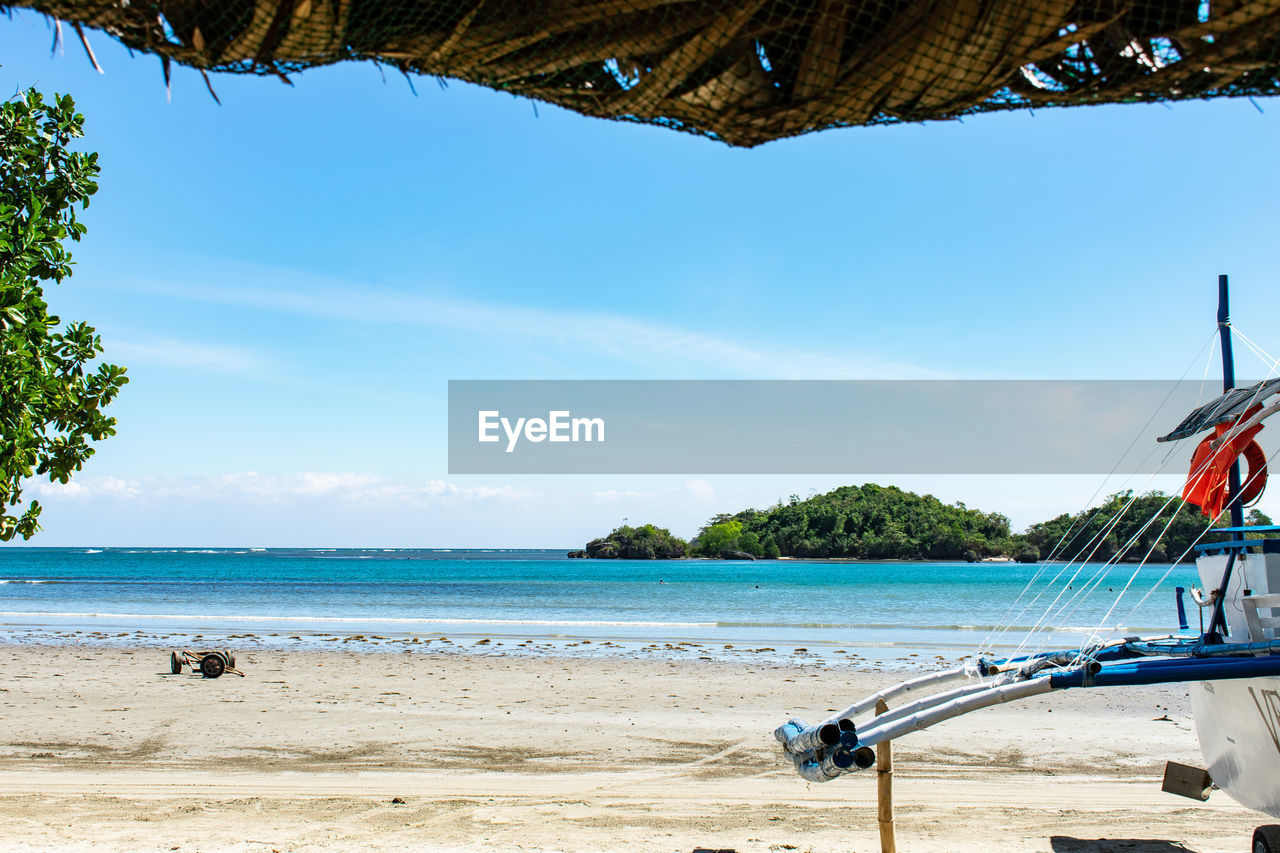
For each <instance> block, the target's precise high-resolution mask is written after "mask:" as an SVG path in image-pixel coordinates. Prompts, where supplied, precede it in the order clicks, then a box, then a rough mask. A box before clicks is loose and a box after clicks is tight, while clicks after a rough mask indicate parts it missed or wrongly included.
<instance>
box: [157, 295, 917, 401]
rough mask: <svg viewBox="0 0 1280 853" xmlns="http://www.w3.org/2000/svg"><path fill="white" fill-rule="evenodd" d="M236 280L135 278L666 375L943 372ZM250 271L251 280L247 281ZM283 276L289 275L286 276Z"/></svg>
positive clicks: (709, 337) (653, 329) (574, 318)
mask: <svg viewBox="0 0 1280 853" xmlns="http://www.w3.org/2000/svg"><path fill="white" fill-rule="evenodd" d="M236 280H237V282H240V283H237V284H225V285H224V284H198V283H192V284H184V285H182V286H174V285H172V284H169V283H164V284H159V283H145V282H143V283H137V284H136V286H137V287H138V288H140V289H143V290H146V291H147V292H151V293H159V294H163V295H166V296H170V297H176V298H179V299H186V300H194V301H199V302H206V303H214V304H220V305H234V306H245V307H250V308H255V309H260V310H268V311H276V312H281V313H285V314H291V315H295V316H306V317H314V318H319V319H326V320H338V321H342V322H344V323H358V324H366V325H372V326H376V327H379V328H386V327H388V326H400V327H407V328H420V329H445V330H450V331H454V332H459V333H463V334H466V335H469V336H478V337H489V338H500V339H501V340H502V341H503V342H504V343H505V345H507V346H509V347H511V348H512V349H517V348H518V347H517V345H516V343H515V342H534V341H537V342H542V343H548V342H549V343H551V344H552V345H555V346H558V347H560V348H562V349H564V350H565V351H572V352H575V353H578V354H580V355H581V356H584V357H585V359H584V360H590V359H592V358H593V357H595V358H597V359H598V357H600V356H606V357H610V358H614V359H618V360H620V361H624V362H630V363H632V364H636V365H642V366H644V367H646V368H648V369H649V370H650V372H651V373H653V374H654V375H655V378H663V377H665V376H670V375H672V374H674V375H677V376H684V375H690V374H692V375H696V376H698V377H699V378H762V379H775V378H776V379H813V378H827V379H840V378H850V379H853V378H876V379H911V378H941V377H942V374H940V373H939V372H938V371H934V370H930V369H926V368H923V367H920V366H918V365H914V364H910V363H908V362H902V361H897V360H893V359H884V358H881V357H878V356H874V355H868V354H864V353H857V352H849V351H839V350H823V349H817V348H813V349H811V348H800V347H790V346H786V345H779V344H774V343H766V342H762V341H749V340H737V339H732V338H728V337H723V336H719V335H715V334H709V333H707V332H702V331H697V330H694V329H689V328H684V327H681V326H679V325H675V324H670V323H665V322H659V321H654V320H649V319H643V318H636V317H630V316H623V315H619V314H616V313H608V312H593V311H575V310H564V309H556V310H549V309H543V308H534V307H529V306H525V305H518V304H511V303H504V302H486V301H481V300H474V299H466V298H460V297H452V296H441V295H437V294H416V293H406V292H403V291H389V290H385V289H380V290H361V289H358V288H356V287H353V286H350V285H339V284H337V283H334V282H331V281H326V280H322V279H305V278H303V277H301V276H299V275H297V274H294V273H288V272H278V271H264V270H257V271H256V272H255V273H254V274H253V275H252V276H251V277H250V276H245V275H240V274H237V276H236ZM246 280H249V281H251V282H252V284H251V286H250V285H245V284H243V282H245V281H246ZM278 282H287V284H285V285H281V284H279V283H278Z"/></svg>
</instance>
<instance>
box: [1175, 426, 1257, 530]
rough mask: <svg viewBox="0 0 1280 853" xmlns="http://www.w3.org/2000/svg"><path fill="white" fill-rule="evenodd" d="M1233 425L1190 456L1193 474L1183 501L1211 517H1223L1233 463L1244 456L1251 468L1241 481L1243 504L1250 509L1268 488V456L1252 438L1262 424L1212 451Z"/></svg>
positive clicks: (1216, 431)
mask: <svg viewBox="0 0 1280 853" xmlns="http://www.w3.org/2000/svg"><path fill="white" fill-rule="evenodd" d="M1254 411H1256V408H1255V409H1252V410H1250V411H1248V412H1246V413H1245V414H1244V415H1242V416H1241V417H1240V419H1239V420H1237V421H1236V423H1239V422H1240V421H1243V420H1245V419H1247V418H1248V417H1250V416H1252V414H1253V412H1254ZM1234 426H1235V424H1234V423H1231V424H1220V425H1218V426H1217V427H1215V429H1214V434H1213V435H1211V436H1205V437H1204V438H1203V439H1202V440H1201V441H1200V444H1199V446H1198V447H1196V452H1195V454H1193V455H1192V457H1191V472H1190V474H1188V476H1187V484H1186V486H1184V487H1183V489H1182V498H1183V500H1185V501H1186V502H1187V503H1192V504H1195V505H1196V506H1198V507H1200V511H1201V512H1202V513H1203V514H1204V515H1206V516H1208V517H1209V518H1217V517H1218V516H1219V515H1221V514H1222V508H1223V507H1225V506H1227V505H1228V503H1229V502H1230V500H1231V495H1230V487H1229V486H1228V475H1229V473H1230V471H1231V466H1232V464H1233V463H1234V462H1235V461H1236V459H1238V458H1239V457H1240V456H1242V455H1243V456H1244V459H1245V462H1247V463H1248V465H1249V470H1248V473H1247V474H1246V475H1245V476H1243V477H1241V479H1240V482H1241V487H1240V505H1241V506H1249V505H1251V504H1253V503H1255V502H1257V500H1258V499H1259V498H1260V497H1262V492H1263V490H1264V489H1265V488H1266V487H1267V454H1266V453H1264V452H1263V450H1262V447H1261V446H1260V445H1259V444H1258V442H1256V441H1254V439H1253V437H1254V436H1255V435H1257V434H1258V432H1259V431H1260V430H1261V429H1262V424H1257V425H1255V426H1253V427H1250V428H1249V429H1247V430H1245V431H1244V432H1242V433H1240V434H1239V435H1236V436H1233V437H1232V438H1231V440H1230V441H1228V442H1227V443H1226V444H1223V445H1222V446H1221V447H1219V448H1218V449H1217V450H1214V449H1213V443H1214V442H1215V441H1217V440H1218V439H1220V438H1221V437H1222V436H1224V435H1226V434H1227V433H1228V432H1230V431H1231V429H1232V428H1233V427H1234Z"/></svg>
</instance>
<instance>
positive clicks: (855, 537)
mask: <svg viewBox="0 0 1280 853" xmlns="http://www.w3.org/2000/svg"><path fill="white" fill-rule="evenodd" d="M1126 505H1127V506H1126ZM1122 511H1123V512H1122ZM1153 519H1154V520H1153ZM1246 520H1247V522H1248V523H1249V524H1252V525H1259V524H1270V523H1271V519H1270V518H1268V517H1267V516H1266V515H1265V514H1264V513H1262V512H1261V511H1259V510H1257V509H1254V510H1251V511H1250V512H1249V514H1248V515H1247V517H1246ZM1228 523H1229V522H1228V521H1227V520H1226V518H1225V517H1224V518H1223V519H1220V520H1219V521H1218V523H1217V524H1216V526H1218V527H1225V526H1227V525H1228ZM1207 524H1208V522H1207V520H1206V519H1205V518H1204V516H1202V515H1201V514H1200V513H1199V511H1198V510H1197V509H1195V508H1194V507H1192V506H1189V505H1185V504H1181V503H1180V502H1179V501H1178V500H1177V499H1176V498H1175V499H1173V500H1171V499H1170V497H1169V496H1168V495H1166V494H1164V493H1162V492H1150V493H1148V494H1145V495H1141V496H1139V497H1134V496H1133V493H1132V492H1119V493H1117V494H1114V495H1112V496H1111V497H1109V498H1108V499H1107V500H1106V501H1105V502H1103V503H1102V504H1101V505H1099V506H1096V507H1091V508H1090V509H1087V510H1084V511H1083V512H1080V513H1075V514H1071V513H1064V514H1062V515H1059V516H1058V517H1056V518H1052V519H1049V520H1048V521H1042V522H1039V523H1037V524H1033V525H1031V527H1030V528H1028V530H1027V532H1026V533H1021V534H1011V533H1010V532H1009V519H1008V518H1006V517H1005V516H1003V515H1001V514H1000V513H996V512H982V511H981V510H976V509H970V508H969V507H967V506H965V505H964V504H963V503H955V504H944V503H943V502H942V501H940V500H938V499H937V498H935V497H934V496H933V495H917V494H915V493H913V492H906V491H903V490H902V489H899V488H897V487H896V486H878V485H876V484H875V483H867V484H865V485H863V486H841V487H840V488H838V489H835V490H834V491H830V492H827V493H826V494H823V495H814V496H813V497H810V498H808V499H807V500H801V499H800V497H799V496H798V495H792V496H791V497H790V499H789V500H788V501H787V502H786V503H783V502H782V501H778V503H777V504H775V505H774V506H772V507H770V508H769V509H766V510H757V509H747V510H743V511H742V512H738V513H733V514H729V513H722V514H720V515H716V516H713V517H712V518H711V519H710V520H709V521H708V522H707V523H706V524H705V525H703V527H702V529H701V530H699V531H698V535H697V536H696V537H694V539H693V541H692V542H691V543H689V545H688V547H687V549H686V548H685V543H684V540H681V539H677V538H676V537H673V536H671V534H670V533H669V532H668V531H667V530H665V529H663V528H655V527H654V526H653V525H651V524H647V525H645V526H644V527H639V528H631V527H626V526H623V527H619V528H618V529H617V530H615V531H613V533H611V534H609V536H607V537H604V538H602V539H596V540H594V541H593V542H591V543H589V544H588V545H587V551H586V553H587V556H592V557H595V556H600V557H624V556H626V557H631V558H633V559H650V558H652V557H651V554H652V556H672V557H683V556H685V554H686V553H687V554H689V555H690V556H696V557H723V556H728V555H730V554H732V552H744V553H747V554H750V555H752V556H754V557H763V558H765V559H770V558H773V559H776V558H778V557H779V556H786V557H802V558H803V557H809V558H822V557H837V558H841V557H843V558H852V559H862V560H925V559H930V560H977V559H981V558H983V557H1011V558H1013V559H1015V560H1018V561H1020V562H1036V561H1037V560H1048V559H1053V560H1063V561H1067V560H1070V561H1076V560H1091V561H1104V560H1111V559H1113V558H1118V559H1120V560H1134V561H1136V560H1141V559H1143V558H1146V559H1148V560H1150V561H1151V562H1156V563H1162V562H1166V561H1168V560H1178V559H1182V560H1192V559H1194V558H1195V552H1194V550H1192V546H1193V545H1194V544H1195V543H1196V542H1197V541H1198V539H1199V537H1201V536H1202V535H1203V534H1204V532H1205V528H1206V526H1207ZM1166 526H1167V528H1168V529H1167V530H1166ZM667 539H669V540H670V541H671V542H672V543H679V545H678V548H679V549H680V550H677V547H676V546H675V545H672V546H670V547H668V548H667V549H666V553H665V554H660V553H659V551H660V549H659V548H658V547H656V546H655V544H654V543H656V542H660V541H666V540H667ZM1122 551H1123V553H1122ZM632 555H634V556H632ZM1148 555H1149V556H1148ZM739 556H740V555H739Z"/></svg>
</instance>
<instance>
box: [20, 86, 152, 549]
mask: <svg viewBox="0 0 1280 853" xmlns="http://www.w3.org/2000/svg"><path fill="white" fill-rule="evenodd" d="M83 133H84V116H82V115H80V114H79V113H77V112H76V111H75V103H74V102H73V101H72V99H71V97H70V96H69V95H57V96H55V97H54V98H53V101H52V102H51V103H48V102H46V101H45V99H44V97H43V96H42V95H41V94H40V93H39V92H37V91H35V90H34V89H32V90H28V91H27V92H24V93H23V94H21V95H18V96H15V97H14V98H12V99H10V100H9V101H6V102H5V103H3V104H0V540H2V541H8V540H10V539H12V538H13V537H14V536H21V537H22V538H24V539H30V538H31V536H32V535H33V534H34V533H35V532H36V531H37V530H39V524H38V523H37V519H38V518H39V516H40V504H39V502H37V501H34V500H33V501H31V502H30V503H29V504H27V505H26V506H25V507H22V506H20V505H21V504H22V486H23V481H24V480H26V479H29V478H31V477H33V476H48V478H49V479H50V480H51V481H54V482H59V483H66V482H67V481H68V480H70V479H71V475H72V474H73V473H74V472H76V471H78V470H80V468H81V466H83V465H84V462H85V460H87V459H88V458H89V457H90V456H92V455H93V452H94V451H93V448H92V447H90V446H89V442H90V441H101V440H102V439H104V438H107V437H108V436H111V435H114V434H115V424H116V420H115V418H109V417H107V416H105V415H104V414H102V409H103V408H104V407H106V406H107V405H108V404H109V403H110V402H111V401H112V400H113V399H114V398H115V396H116V395H117V394H118V393H119V391H120V388H121V387H122V386H123V385H124V384H125V383H126V382H128V381H129V380H128V379H127V378H126V377H125V370H124V368H123V367H117V366H116V365H111V364H100V365H97V367H96V368H94V367H93V365H92V362H94V361H95V360H96V359H97V357H98V356H99V355H100V354H101V353H102V343H101V341H100V339H99V338H98V336H97V334H95V332H94V330H93V328H92V327H91V326H88V325H86V324H85V323H68V324H67V325H66V327H65V328H63V329H61V330H59V329H58V326H59V323H60V322H61V321H60V320H59V318H58V317H56V316H54V315H52V314H50V313H49V309H48V305H47V304H46V303H45V301H44V291H43V286H44V283H45V282H49V281H52V282H55V283H57V282H61V281H62V280H63V279H64V278H66V277H67V276H69V275H71V252H70V251H69V250H68V249H67V245H66V241H67V240H68V239H70V240H72V241H78V240H79V239H80V237H81V236H82V235H83V234H84V233H85V227H84V225H83V224H81V223H80V222H77V221H76V209H77V207H79V208H81V209H83V208H85V207H88V205H89V197H90V196H92V195H93V194H94V193H95V192H97V189H98V184H97V182H96V178H97V175H98V172H99V169H98V155H97V154H86V153H81V152H76V151H72V150H71V149H70V148H69V147H68V146H69V145H70V143H71V141H72V140H73V139H77V138H79V137H81V136H82V135H83Z"/></svg>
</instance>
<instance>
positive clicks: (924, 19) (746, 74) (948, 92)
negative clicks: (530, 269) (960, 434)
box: [0, 0, 1280, 146]
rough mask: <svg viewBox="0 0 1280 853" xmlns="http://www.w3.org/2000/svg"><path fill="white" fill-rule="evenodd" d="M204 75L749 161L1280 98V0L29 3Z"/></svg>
mask: <svg viewBox="0 0 1280 853" xmlns="http://www.w3.org/2000/svg"><path fill="white" fill-rule="evenodd" d="M18 7H26V8H31V9H35V10H38V11H40V12H43V13H45V14H47V15H49V16H50V17H52V18H55V19H57V20H59V21H65V22H68V23H69V24H72V25H74V26H75V27H76V28H77V29H78V30H80V31H81V32H83V28H84V27H91V28H96V29H99V30H102V31H104V32H106V33H109V34H110V35H111V36H113V37H114V38H116V39H118V40H119V41H120V42H122V43H123V44H125V45H127V46H128V47H129V48H131V49H133V50H137V51H145V52H148V53H154V54H157V55H159V56H161V57H162V58H164V60H165V62H166V73H167V68H168V63H169V62H177V63H181V64H183V65H187V66H191V67H193V68H197V69H201V70H204V71H224V72H239V73H258V74H276V75H282V76H287V75H289V74H293V73H295V72H298V71H301V70H303V69H306V68H309V67H312V66H317V65H326V64H330V63H335V62H343V61H368V60H373V61H377V62H380V63H386V64H390V65H394V66H396V67H397V68H400V69H401V70H403V71H405V72H406V73H418V74H429V75H438V76H440V77H445V78H455V79H459V80H467V81H470V82H473V83H478V84H481V85H483V86H489V87H492V88H494V89H499V90H502V91H505V92H512V93H514V94H517V95H523V96H526V97H529V98H534V99H537V100H541V101H546V102H550V103H554V104H558V105H560V106H563V107H565V108H567V109H570V110H574V111H576V112H579V113H584V114H586V115H592V116H599V117H601V118H611V119H621V120H626V121H637V122H647V123H653V124H659V125H665V126H668V127H672V128H675V129H678V130H683V131H688V132H692V133H698V134H703V135H706V136H710V137H712V138H715V139H719V140H722V141H724V142H727V143H729V144H731V145H743V146H751V145H758V144H760V143H763V142H768V141H770V140H773V139H780V138H783V137H787V136H795V135H798V134H802V133H809V132H812V131H815V130H823V129H826V128H831V127H849V126H858V125H869V124H887V123H894V122H904V121H908V122H916V121H927V120H933V119H951V118H958V117H961V116H967V115H971V114H974V113H981V112H989V111H995V110H1009V109H1020V108H1032V107H1035V108H1038V107H1054V106H1076V105H1084V104H1104V103H1130V102H1152V101H1169V100H1181V99H1187V98H1216V97H1240V96H1252V95H1273V94H1276V93H1277V92H1278V91H1280V0H1260V2H1249V0H1131V1H1130V2H1125V0H1079V2H1077V0H1039V2H1029V0H1006V2H983V0H951V2H941V1H940V0H870V2H867V0H18V2H9V3H0V8H9V9H13V8H18Z"/></svg>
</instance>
